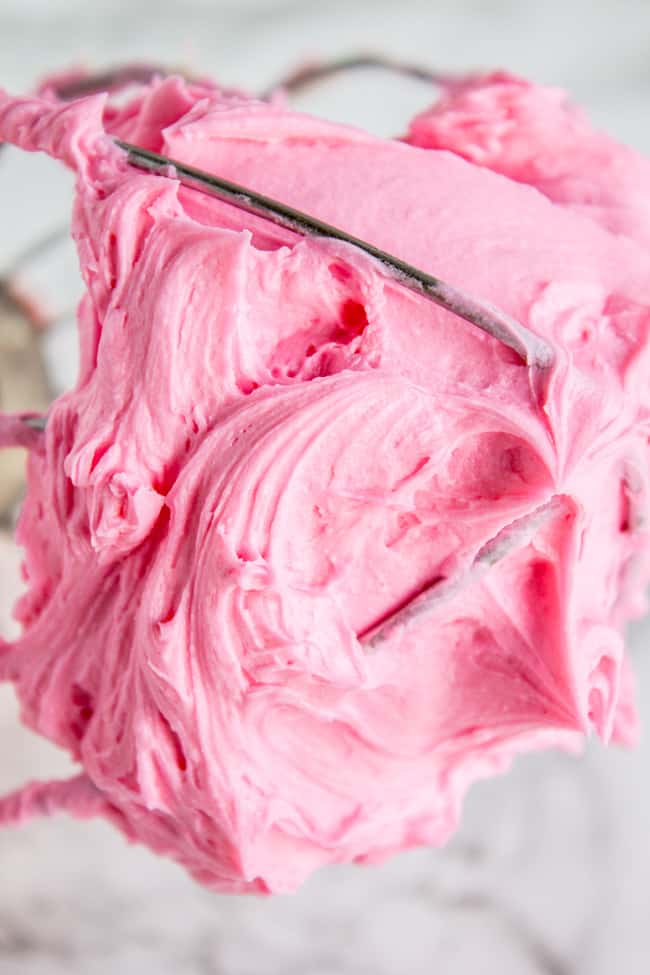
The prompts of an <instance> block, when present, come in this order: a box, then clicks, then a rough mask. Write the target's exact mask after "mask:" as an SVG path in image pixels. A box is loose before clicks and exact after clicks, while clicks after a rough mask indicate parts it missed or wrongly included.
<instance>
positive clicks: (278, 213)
mask: <svg viewBox="0 0 650 975" xmlns="http://www.w3.org/2000/svg"><path fill="white" fill-rule="evenodd" d="M115 142H116V144H117V145H118V146H120V148H121V149H124V151H125V152H126V154H127V159H128V161H129V163H130V164H131V165H132V166H136V167H137V168H139V169H143V170H146V171H147V172H151V173H154V174H156V175H157V176H165V177H168V178H171V179H178V180H179V182H180V183H182V184H183V185H185V186H189V187H191V188H192V189H198V190H201V191H202V192H205V193H209V194H210V195H212V196H215V197H217V198H218V199H220V200H223V201H224V202H226V203H231V204H233V205H234V206H236V207H238V208H239V209H241V210H246V211H247V212H248V213H253V214H255V215H256V216H259V217H263V218H264V219H266V220H270V221H272V222H273V223H275V224H277V225H279V226H281V227H284V228H286V229H288V230H291V231H293V232H294V233H297V234H301V235H302V236H307V237H323V238H328V239H331V240H340V241H342V242H343V243H345V244H349V245H350V246H351V247H354V248H356V249H357V250H360V251H363V253H364V254H367V255H368V256H369V257H371V258H373V259H374V260H376V261H378V262H379V263H380V265H381V267H382V270H383V271H384V273H385V274H387V276H388V277H390V278H391V279H392V280H394V281H396V282H397V283H398V284H401V285H403V286H404V287H406V288H408V289H409V290H411V291H414V292H415V293H416V294H420V295H423V296H424V297H425V298H429V299H430V300H431V301H433V302H434V303H435V304H437V305H440V306H441V307H442V308H445V309H446V310H447V311H450V312H452V314H454V315H457V316H458V317H459V318H462V319H464V320H465V321H467V322H469V323H470V324H472V325H475V326H476V327H477V328H480V329H481V330H482V331H483V332H486V333H487V334H488V335H491V336H492V337H493V338H496V339H498V340H499V341H500V342H502V343H503V344H504V345H507V346H508V347H509V348H511V349H512V350H513V351H514V352H516V353H517V355H518V356H519V357H520V358H521V359H522V360H523V362H525V363H526V364H527V365H528V366H532V367H534V368H537V369H547V368H548V367H549V366H550V365H551V364H552V362H553V352H552V350H551V348H550V347H549V346H548V345H547V344H546V342H544V340H543V339H541V338H540V337H539V336H538V335H536V334H535V333H534V332H532V331H530V329H528V328H526V327H525V326H524V325H522V324H521V322H518V321H517V320H516V319H514V318H512V317H511V316H510V315H508V314H506V312H504V311H501V310H500V309H498V308H495V307H494V306H493V305H491V304H489V303H488V302H486V301H481V300H478V299H475V298H473V297H472V296H471V295H468V294H466V293H465V292H464V291H461V290H460V289H459V288H454V287H453V286H452V285H450V284H447V283H446V282H445V281H443V280H441V278H438V277H435V276H434V275H432V274H427V273H426V272H425V271H421V270H420V269H419V268H416V267H414V266H413V265H412V264H408V263H407V262H406V261H403V260H401V259H400V258H398V257H395V256H394V255H393V254H389V253H388V252H387V251H384V250H381V249H380V248H378V247H375V246H374V245H373V244H369V243H368V242H367V241H365V240H361V239H360V238H359V237H355V236H353V235H352V234H349V233H347V232H346V231H345V230H341V229H340V228H339V227H334V226H332V224H329V223H325V222H324V221H323V220H318V219H317V218H316V217H312V216H310V215H309V214H307V213H303V212H302V211H301V210H296V209H294V208H293V207H290V206H287V205H286V204H285V203H280V202H279V201H278V200H274V199H271V198H270V197H268V196H263V195H262V194H261V193H257V192H256V191H255V190H251V189H249V188H247V187H245V186H241V185H240V184H239V183H233V182H231V181H230V180H226V179H222V178H221V177H218V176H215V175H213V174H212V173H207V172H204V171H203V170H201V169H196V168H195V167H194V166H188V165H186V164H185V163H182V162H179V161H178V160H176V159H171V158H169V157H168V156H161V155H159V154H158V153H156V152H151V151H149V150H148V149H142V148H141V147H140V146H135V145H132V144H131V143H130V142H124V141H122V140H121V139H116V140H115Z"/></svg>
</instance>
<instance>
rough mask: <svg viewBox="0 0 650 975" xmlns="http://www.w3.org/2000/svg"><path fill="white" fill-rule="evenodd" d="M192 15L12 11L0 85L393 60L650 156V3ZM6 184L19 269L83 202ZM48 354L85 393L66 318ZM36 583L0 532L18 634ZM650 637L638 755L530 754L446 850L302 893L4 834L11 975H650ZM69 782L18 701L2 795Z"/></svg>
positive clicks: (491, 1) (69, 826) (9, 234)
mask: <svg viewBox="0 0 650 975" xmlns="http://www.w3.org/2000/svg"><path fill="white" fill-rule="evenodd" d="M180 10H181V5H179V4H176V3H172V2H169V0H157V2H156V3H153V2H150V0H149V2H140V3H137V2H133V0H132V2H130V3H126V2H123V0H93V2H91V3H88V2H87V0H84V2H82V0H20V2H18V0H0V85H3V86H5V87H8V88H12V89H15V90H19V89H23V88H26V87H27V86H29V85H30V83H32V81H33V79H34V78H35V76H37V75H38V74H39V73H40V72H42V71H43V70H45V69H47V68H50V67H57V66H61V65H65V64H67V63H69V62H70V61H77V62H78V61H80V60H85V61H87V62H89V63H91V64H96V65H100V66H103V65H106V64H110V63H115V62H117V61H123V60H125V59H134V58H143V59H144V58H146V59H149V60H159V61H162V62H172V63H178V62H184V63H185V64H187V65H190V66H193V67H195V68H197V69H203V70H206V71H211V72H213V73H215V74H218V75H219V76H220V77H221V78H222V79H223V80H224V81H225V82H227V83H234V84H242V85H245V86H247V87H252V88H262V87H264V86H265V85H266V84H268V83H269V82H270V81H272V80H273V79H275V78H276V77H277V76H278V75H279V74H281V73H283V72H284V70H285V69H286V68H287V66H289V65H291V64H293V63H295V62H296V61H298V60H300V59H301V58H303V57H305V56H310V55H328V56H331V55H334V54H340V53H345V52H349V51H356V50H360V49H361V50H368V49H375V50H381V51H387V52H389V53H392V54H397V55H401V56H404V57H410V58H412V59H415V60H420V61H422V62H425V63H428V64H431V65H432V66H436V67H439V68H445V69H455V70H460V69H463V68H468V67H476V66H489V65H493V64H503V65H506V66H509V67H511V68H514V69H516V70H520V71H524V72H527V73H528V74H530V75H532V76H533V77H535V78H537V79H539V80H547V81H550V82H553V83H558V84H563V85H565V86H567V87H569V88H570V89H571V90H572V91H573V92H574V93H575V95H576V97H577V98H579V99H580V100H581V101H583V102H584V103H585V104H587V106H588V107H589V109H590V111H591V113H592V115H593V116H594V117H595V118H597V119H598V120H599V121H600V122H601V123H603V124H606V125H607V126H608V127H609V128H610V129H611V130H613V131H614V132H616V133H617V134H618V135H619V136H620V137H621V138H623V139H626V140H627V141H629V142H632V143H634V144H636V145H637V146H639V147H641V148H645V149H647V150H650V126H648V125H647V114H648V107H647V106H648V104H650V100H649V98H648V96H649V94H650V58H649V57H648V54H649V48H650V4H649V3H647V0H637V2H632V0H627V2H601V3H594V2H593V0H592V2H586V0H577V2H574V3H566V2H563V3H559V2H557V0H547V2H546V3H544V4H539V3H531V2H518V3H517V2H511V0H473V2H465V3H457V2H454V0H439V2H435V0H430V2H429V0H423V2H418V0H400V2H399V3H398V2H396V0H393V2H381V0H368V2H361V0H357V2H355V0H347V2H342V0H331V2H330V3H328V4H322V3H318V2H316V0H302V2H300V0H284V2H283V0H264V2H262V0H229V2H225V0H221V2H215V0H186V2H185V3H184V4H183V5H182V11H183V12H182V13H181V12H180ZM427 94H428V93H427V92H426V91H425V90H424V89H423V88H422V87H418V86H416V85H412V86H405V87H403V88H401V89H400V90H399V92H398V91H397V90H396V89H395V87H394V86H393V85H390V84H389V83H388V82H387V81H386V80H385V79H383V78H381V77H379V76H376V75H372V76H366V77H365V78H357V79H354V80H353V79H348V80H347V81H346V82H345V83H343V84H341V85H337V86H331V87H329V88H327V89H323V90H321V91H317V92H314V93H313V94H312V95H311V96H310V98H309V99H308V100H305V101H304V102H303V104H304V105H305V106H307V105H308V106H309V107H310V108H312V109H313V110H316V111H321V112H324V113H327V112H329V113H330V114H332V115H334V116H336V117H339V118H343V119H345V120H347V121H358V122H362V121H365V122H366V123H367V124H368V125H369V126H370V127H372V128H373V129H374V130H375V131H377V132H381V133H386V134H388V133H390V132H394V131H396V130H399V129H400V128H401V125H402V122H403V120H404V118H405V117H406V115H407V114H408V112H409V111H411V110H413V109H415V108H417V107H418V106H419V105H422V104H424V102H425V101H426V97H427ZM1 171H2V173H3V175H10V177H11V182H10V184H9V183H8V181H6V180H5V181H2V182H1V183H0V214H2V219H1V220H0V269H1V268H3V267H6V266H8V264H9V262H10V260H11V257H12V256H13V255H15V254H16V253H18V250H19V248H20V247H21V246H23V245H24V244H26V243H28V242H29V241H30V240H33V239H34V237H35V235H38V234H39V233H41V232H42V231H43V230H44V229H47V228H48V227H52V226H56V225H57V223H58V222H59V221H61V220H64V219H65V214H66V208H67V205H68V192H69V181H68V180H66V179H65V177H63V176H61V175H60V174H58V173H57V172H55V170H54V168H53V167H52V166H48V165H47V163H45V162H44V161H43V160H37V159H29V160H25V159H24V158H19V157H18V156H17V154H14V155H12V156H11V157H10V154H7V158H6V160H4V161H3V163H2V170H1ZM21 186H23V187H25V191H24V192H20V187H21ZM27 187H28V190H27ZM42 212H44V213H45V214H46V216H45V217H43V215H42ZM64 258H65V248H62V249H61V251H60V252H59V258H57V260H59V259H61V260H63V259H64ZM57 266H58V265H57ZM46 270H47V269H46ZM39 273H40V272H39ZM50 273H51V272H50ZM45 279H47V274H46V273H45ZM74 282H75V276H74V272H67V273H66V299H65V301H63V302H60V300H59V297H58V295H57V294H56V292H55V291H54V290H53V289H51V287H50V289H49V290H48V286H47V283H46V284H45V285H44V288H45V291H46V293H47V296H48V299H49V300H50V304H51V307H52V311H53V312H59V311H65V308H66V303H67V302H68V301H69V298H70V296H71V295H72V294H73V293H74V288H75V283H74ZM55 299H56V300H55ZM49 356H50V361H51V362H52V363H53V364H54V365H55V366H56V369H57V373H58V379H59V383H60V384H65V382H66V381H69V377H70V375H71V374H72V373H73V352H72V346H71V342H70V331H69V329H66V326H65V325H62V326H61V327H59V328H58V329H57V330H56V332H55V333H54V336H53V339H52V340H51V341H50V343H49ZM17 568H18V553H17V551H16V549H15V548H14V547H13V546H12V545H11V544H10V543H9V541H8V540H7V539H6V537H3V536H0V631H1V632H6V630H7V628H8V626H9V625H10V624H9V619H8V613H9V606H10V603H11V600H12V597H13V593H14V590H15V588H16V586H17V585H18V583H17ZM649 636H650V623H648V622H646V623H644V624H640V625H639V626H637V627H636V628H635V629H634V632H633V633H632V634H631V636H630V642H631V645H632V648H633V653H634V661H635V668H636V671H637V673H638V675H639V682H640V698H641V711H642V714H643V715H644V716H645V722H646V735H645V737H644V740H643V743H642V745H641V747H640V748H639V749H638V750H637V751H635V752H632V753H624V752H622V751H619V750H616V749H612V750H604V749H603V748H602V747H600V746H599V745H598V744H597V743H594V744H593V745H591V746H590V747H589V749H588V750H587V754H586V756H585V757H584V758H582V759H572V758H568V757H565V756H561V755H540V756H533V757H530V758H527V759H525V760H522V761H520V762H519V764H518V766H517V767H516V768H515V770H514V771H513V772H512V773H511V774H510V775H508V776H507V777H505V778H502V779H497V780H495V781H493V782H489V783H485V784H483V785H481V786H480V787H477V788H476V789H475V790H474V792H473V793H472V794H471V796H470V800H469V802H468V805H467V808H466V812H465V817H464V822H463V826H462V829H461V831H460V833H459V834H458V836H457V837H456V838H455V840H454V841H453V842H452V843H451V844H450V846H449V847H448V848H447V849H445V850H443V851H438V852H436V851H420V852H417V853H411V854H407V855H403V856H401V857H398V858H396V859H394V860H392V861H391V862H390V863H388V864H386V865H385V866H383V867H380V868H353V867H350V868H332V869H329V870H326V871H323V872H322V873H321V874H319V875H317V876H315V877H314V878H313V879H312V880H311V881H310V882H309V883H308V884H307V885H306V887H305V888H304V889H303V890H302V891H301V892H300V893H299V894H297V895H296V896H293V897H283V898H277V899H273V900H270V899H266V900H260V899H253V898H227V897H218V896H215V895H213V894H210V893H208V892H207V891H204V890H202V889H201V888H200V887H198V886H197V885H196V884H194V883H193V882H192V881H190V880H189V879H188V878H187V877H186V876H185V875H184V874H183V873H182V872H181V870H180V869H178V868H177V867H175V866H174V865H172V864H170V863H168V862H166V861H164V860H161V859H157V858H155V857H153V856H152V855H150V854H149V853H147V851H145V850H143V849H140V848H137V847H129V846H127V845H126V843H125V842H124V841H123V840H122V839H121V837H120V836H118V835H116V834H115V833H114V832H113V831H112V830H111V829H110V827H108V826H105V825H104V824H101V823H88V824H80V823H76V822H72V821H70V820H67V819H64V818H60V819H57V820H54V821H50V822H37V823H33V824H31V825H30V826H28V827H26V828H24V829H22V830H20V831H10V832H5V833H1V834H0V975H59V973H61V975H62V973H71V975H75V973H80V975H81V973H83V975H109V973H110V975H131V973H133V975H135V973H138V975H167V973H172V972H173V973H177V972H178V973H183V975H429V973H435V975H438V973H441V975H442V973H444V975H469V973H477V975H617V973H619V972H620V973H624V975H645V973H646V972H648V971H649V970H650V936H649V931H650V899H649V897H648V893H647V891H648V886H649V881H650V830H649V824H650V774H649V762H648V759H649V757H650V744H649V741H650V738H649V737H648V733H647V727H648V726H650V651H649V648H648V638H649ZM67 771H68V763H67V760H66V758H65V757H64V756H62V755H60V754H59V753H57V751H56V750H55V749H54V748H52V747H51V746H50V745H48V744H47V743H46V742H42V741H40V740H37V739H35V738H34V737H33V736H30V735H29V734H28V733H27V732H26V731H24V730H23V729H21V728H20V726H19V724H18V718H17V713H16V707H15V704H14V701H13V698H12V694H11V692H10V690H9V689H8V688H1V689H0V791H5V790H6V789H9V788H13V787H14V786H17V785H18V784H20V783H21V782H23V781H24V780H25V779H27V778H30V777H36V776H46V775H63V774H66V772H67Z"/></svg>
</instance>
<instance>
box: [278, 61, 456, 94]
mask: <svg viewBox="0 0 650 975" xmlns="http://www.w3.org/2000/svg"><path fill="white" fill-rule="evenodd" d="M368 68H380V69H381V70H383V71H393V72H395V73H396V74H401V75H404V76H405V77H408V78H415V79H416V80H417V81H424V82H426V83H427V84H430V85H443V84H447V83H449V82H450V81H453V80H454V78H453V76H451V75H448V74H444V73H442V72H439V71H432V70H431V69H430V68H425V67H424V66H423V65H419V64H412V63H411V62H410V61H401V60H399V59H397V58H389V57H384V56H382V55H381V54H373V53H370V52H368V53H366V54H352V55H347V56H346V57H343V58H336V59H335V60H333V61H312V62H310V63H309V64H305V65H303V66H302V67H300V68H298V69H296V70H295V71H292V72H291V73H290V74H288V75H286V76H285V77H284V78H281V79H280V80H279V81H276V82H275V83H274V84H272V85H270V86H269V87H268V88H267V89H266V91H265V92H264V93H263V95H262V98H264V99H269V98H271V97H272V96H273V95H274V94H275V93H276V92H278V91H285V92H288V93H290V94H295V93H296V92H298V91H301V90H302V89H303V88H309V87H310V86H311V85H315V84H318V83H319V82H321V81H326V80H327V79H329V78H333V77H335V76H336V75H337V74H343V73H344V72H346V71H357V70H359V69H361V70H365V69H368Z"/></svg>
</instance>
